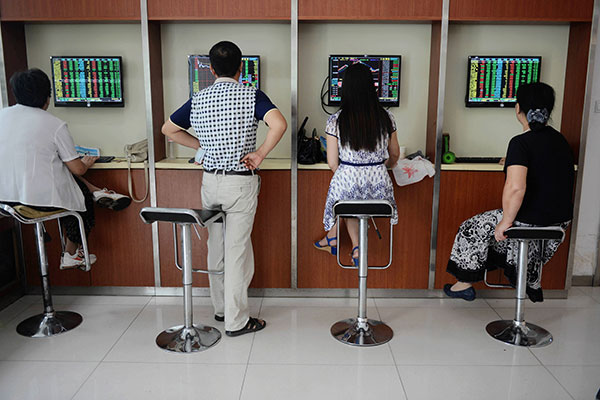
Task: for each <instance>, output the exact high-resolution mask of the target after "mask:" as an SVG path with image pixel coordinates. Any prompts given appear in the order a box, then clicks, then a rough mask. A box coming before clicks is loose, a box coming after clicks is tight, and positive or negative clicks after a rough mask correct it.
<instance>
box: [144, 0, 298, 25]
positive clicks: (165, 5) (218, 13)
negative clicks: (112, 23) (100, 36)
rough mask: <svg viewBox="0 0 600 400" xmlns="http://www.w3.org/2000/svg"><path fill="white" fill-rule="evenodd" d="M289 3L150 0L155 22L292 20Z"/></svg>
mask: <svg viewBox="0 0 600 400" xmlns="http://www.w3.org/2000/svg"><path fill="white" fill-rule="evenodd" d="M290 13H291V11H290V2H289V1H288V0H247V1H243V2H241V1H236V0H219V1H211V0H198V1H196V0H148V18H149V19H153V20H209V19H212V20H289V19H290Z"/></svg>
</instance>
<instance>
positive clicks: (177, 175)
mask: <svg viewBox="0 0 600 400" xmlns="http://www.w3.org/2000/svg"><path fill="white" fill-rule="evenodd" d="M202 174H203V172H202V170H199V169H198V170H169V169H164V170H163V169H160V170H157V171H156V186H157V188H156V192H157V197H158V206H159V207H182V208H202V199H201V195H200V192H201V185H202ZM260 176H261V191H260V194H259V198H258V208H257V210H256V216H255V219H254V228H253V231H252V243H253V246H254V248H255V249H261V250H258V251H255V252H254V264H255V273H254V279H253V280H252V287H258V288H290V287H291V286H290V285H291V277H290V252H291V244H290V237H291V231H290V224H289V223H288V221H290V218H291V215H290V210H291V208H290V193H291V191H290V171H277V170H264V171H261V172H260ZM158 232H159V244H160V266H161V283H162V286H163V287H179V286H181V272H180V271H178V270H177V269H176V268H175V265H174V251H173V228H172V225H171V224H168V223H159V230H158ZM198 232H199V233H200V237H201V240H197V238H196V234H195V233H194V232H192V242H193V246H192V251H193V260H194V268H203V269H206V267H207V264H206V251H207V248H206V239H207V238H208V234H207V232H206V229H198ZM194 286H202V287H204V286H208V279H207V277H206V275H205V274H194Z"/></svg>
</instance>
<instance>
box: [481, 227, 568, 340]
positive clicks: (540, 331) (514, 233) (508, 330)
mask: <svg viewBox="0 0 600 400" xmlns="http://www.w3.org/2000/svg"><path fill="white" fill-rule="evenodd" d="M504 234H505V235H506V236H507V237H508V238H509V239H514V240H518V242H519V261H518V265H517V285H516V291H517V299H516V300H517V301H516V307H515V318H514V319H513V320H498V321H494V322H490V323H489V324H488V325H487V326H486V327H485V330H486V331H487V333H488V334H489V335H490V336H491V337H493V338H494V339H497V340H500V341H501V342H504V343H507V344H511V345H514V346H525V347H543V346H547V345H549V344H550V343H552V335H551V334H550V332H548V331H547V330H545V329H544V328H542V327H540V326H537V325H534V324H532V323H526V322H525V312H524V309H523V302H524V301H525V300H526V299H527V296H526V293H525V291H526V289H527V254H528V253H527V252H528V250H529V241H530V240H563V238H564V236H565V231H564V230H563V229H562V228H560V227H558V226H547V227H513V228H509V229H507V230H506V231H505V232H504ZM485 283H486V284H487V285H488V286H492V287H511V286H510V285H492V284H489V283H488V282H487V280H486V282H485Z"/></svg>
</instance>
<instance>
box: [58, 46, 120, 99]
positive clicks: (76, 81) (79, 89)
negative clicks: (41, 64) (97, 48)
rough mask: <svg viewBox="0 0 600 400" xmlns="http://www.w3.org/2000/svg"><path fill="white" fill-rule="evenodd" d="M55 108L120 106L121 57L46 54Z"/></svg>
mask: <svg viewBox="0 0 600 400" xmlns="http://www.w3.org/2000/svg"><path fill="white" fill-rule="evenodd" d="M50 62H51V64H52V81H53V83H54V106H56V107H123V106H124V102H123V69H122V67H123V62H122V59H121V57H57V56H53V57H50Z"/></svg>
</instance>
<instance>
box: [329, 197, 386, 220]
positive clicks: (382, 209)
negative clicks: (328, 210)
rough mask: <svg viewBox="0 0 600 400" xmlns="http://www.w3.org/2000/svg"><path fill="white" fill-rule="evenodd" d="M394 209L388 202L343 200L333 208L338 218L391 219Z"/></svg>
mask: <svg viewBox="0 0 600 400" xmlns="http://www.w3.org/2000/svg"><path fill="white" fill-rule="evenodd" d="M393 214H394V207H392V204H391V203H390V202H389V201H387V200H342V201H338V202H337V203H335V205H334V206H333V215H334V216H336V217H388V218H389V217H391V216H392V215H393Z"/></svg>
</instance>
